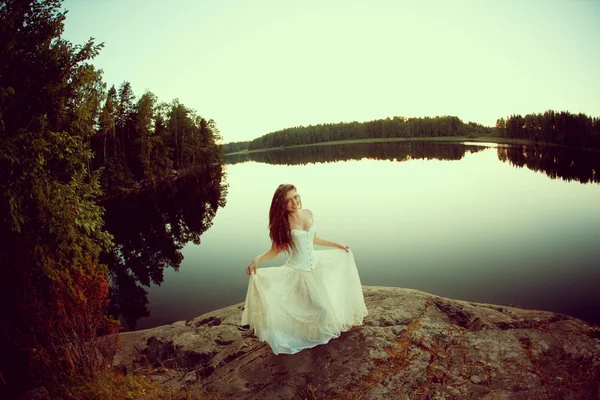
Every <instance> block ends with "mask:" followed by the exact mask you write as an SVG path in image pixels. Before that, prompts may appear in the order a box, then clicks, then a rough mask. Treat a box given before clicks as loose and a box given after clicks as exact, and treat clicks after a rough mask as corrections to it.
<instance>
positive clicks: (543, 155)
mask: <svg viewBox="0 0 600 400" xmlns="http://www.w3.org/2000/svg"><path fill="white" fill-rule="evenodd" d="M490 146H492V147H497V149H498V159H499V160H500V161H503V162H509V163H510V164H511V165H513V166H515V167H519V168H521V167H524V166H526V167H527V168H529V169H530V170H533V171H536V172H537V171H541V172H544V173H545V174H546V175H547V176H548V177H550V178H552V179H556V178H560V179H563V180H567V181H571V180H575V181H578V182H581V183H589V182H595V183H600V174H599V173H598V171H600V154H598V153H597V152H593V151H586V150H581V149H573V148H564V147H550V146H536V145H529V146H527V145H518V146H514V145H497V144H488V143H455V142H449V143H448V142H416V141H408V142H387V143H361V144H347V145H331V146H309V147H296V148H286V149H275V150H269V151H263V152H256V153H247V154H236V155H230V156H226V157H225V163H227V164H238V163H242V162H246V161H256V162H261V163H266V164H278V165H304V164H310V163H315V164H316V163H327V162H336V161H348V160H361V159H363V158H368V159H372V160H393V161H408V160H417V159H430V160H431V159H436V160H461V159H462V158H463V157H464V156H465V154H467V153H477V152H479V151H482V150H485V149H486V148H487V147H490Z"/></svg>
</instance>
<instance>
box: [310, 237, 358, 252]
mask: <svg viewBox="0 0 600 400" xmlns="http://www.w3.org/2000/svg"><path fill="white" fill-rule="evenodd" d="M313 244H316V245H317V246H327V247H337V248H338V249H342V250H344V251H345V252H346V253H347V252H348V249H349V247H348V246H347V245H345V244H339V243H336V242H330V241H329V240H325V239H321V238H320V237H318V236H317V234H316V233H315V238H314V239H313Z"/></svg>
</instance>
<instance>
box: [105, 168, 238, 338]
mask: <svg viewBox="0 0 600 400" xmlns="http://www.w3.org/2000/svg"><path fill="white" fill-rule="evenodd" d="M226 192H227V190H226V186H225V184H224V182H223V171H222V167H221V166H220V165H219V166H213V167H210V168H206V169H204V170H200V171H198V172H196V173H194V174H190V175H188V176H186V177H183V178H180V179H178V180H176V181H174V182H172V183H169V184H164V185H161V186H160V187H155V188H153V189H151V190H148V191H145V192H139V193H133V194H129V195H127V196H125V197H123V198H114V199H110V200H107V201H106V202H105V203H104V204H103V206H104V207H105V209H106V214H105V223H106V229H107V230H108V231H109V232H110V233H111V234H112V235H113V236H114V243H115V247H114V248H113V250H112V251H111V252H110V253H109V254H103V255H102V256H101V260H100V261H101V262H102V263H105V264H108V266H109V270H110V276H111V292H110V313H111V314H112V315H114V316H116V317H121V318H122V319H123V320H125V322H126V323H127V325H128V327H129V329H135V326H136V323H137V320H138V319H139V318H142V317H147V316H149V315H150V313H149V311H148V308H147V304H148V299H147V294H148V292H147V291H146V290H145V289H144V288H143V287H142V286H146V287H149V286H150V284H151V283H153V284H155V285H160V284H161V283H162V282H163V271H164V269H165V268H167V267H172V268H174V269H175V270H177V269H178V268H179V265H180V264H181V261H182V260H183V255H182V253H181V249H182V247H183V246H184V245H185V244H186V243H188V242H190V241H191V242H193V243H195V244H199V243H200V236H201V235H202V234H203V233H204V232H205V231H206V230H207V229H208V228H210V226H211V225H212V221H213V218H214V217H215V214H216V212H217V209H218V208H219V207H224V206H225V198H226V194H227V193H226Z"/></svg>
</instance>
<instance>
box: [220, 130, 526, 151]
mask: <svg viewBox="0 0 600 400" xmlns="http://www.w3.org/2000/svg"><path fill="white" fill-rule="evenodd" d="M390 142H491V143H499V144H535V142H534V141H533V140H527V139H513V138H503V137H499V136H474V135H468V136H436V137H424V138H377V139H352V140H335V141H331V142H321V143H311V144H301V145H296V146H281V147H270V148H268V149H258V150H242V151H236V152H235V153H227V154H225V155H226V156H233V155H239V154H251V153H260V152H264V151H269V150H277V149H295V148H300V147H313V146H335V145H340V144H363V143H390Z"/></svg>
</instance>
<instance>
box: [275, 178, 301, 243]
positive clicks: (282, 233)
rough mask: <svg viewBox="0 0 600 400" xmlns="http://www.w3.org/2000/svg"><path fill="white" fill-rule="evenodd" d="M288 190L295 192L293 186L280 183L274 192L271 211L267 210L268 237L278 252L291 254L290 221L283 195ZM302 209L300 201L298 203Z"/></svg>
mask: <svg viewBox="0 0 600 400" xmlns="http://www.w3.org/2000/svg"><path fill="white" fill-rule="evenodd" d="M290 190H296V187H295V186H294V185H291V184H289V183H282V184H281V185H279V186H278V187H277V190H275V194H274V195H273V200H271V209H270V210H269V237H270V238H271V240H272V241H273V243H274V244H275V246H277V248H278V249H279V250H282V251H287V252H288V253H291V252H292V251H293V249H294V242H293V241H292V232H291V230H290V221H289V220H288V211H287V202H286V200H285V195H286V193H287V192H289V191H290ZM300 207H301V208H302V201H300Z"/></svg>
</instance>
